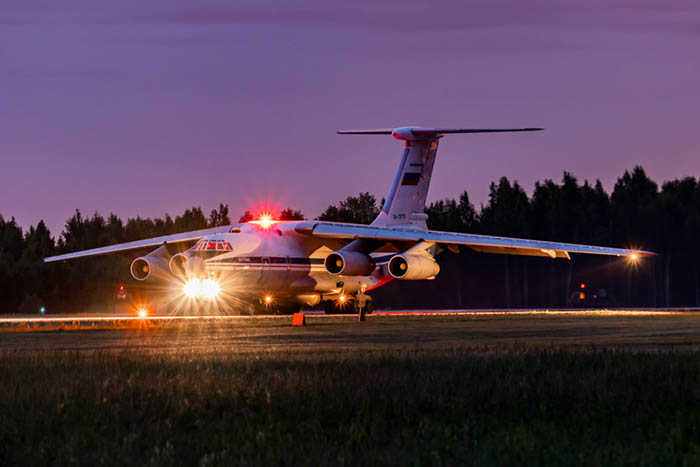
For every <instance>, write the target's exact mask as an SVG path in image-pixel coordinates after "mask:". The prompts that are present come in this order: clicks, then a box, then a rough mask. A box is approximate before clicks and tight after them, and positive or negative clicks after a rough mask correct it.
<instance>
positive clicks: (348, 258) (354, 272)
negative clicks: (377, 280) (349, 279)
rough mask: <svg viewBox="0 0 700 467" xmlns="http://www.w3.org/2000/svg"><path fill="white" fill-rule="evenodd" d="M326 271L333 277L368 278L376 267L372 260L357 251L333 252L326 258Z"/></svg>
mask: <svg viewBox="0 0 700 467" xmlns="http://www.w3.org/2000/svg"><path fill="white" fill-rule="evenodd" d="M324 266H325V267H326V271H328V272H329V273H330V274H333V275H340V274H342V275H344V276H368V275H370V274H372V271H374V268H375V267H376V265H375V263H374V260H373V259H372V258H371V257H370V256H369V255H367V254H364V253H360V252H359V251H342V250H341V251H335V252H333V253H331V254H330V255H328V256H326V260H325V261H324Z"/></svg>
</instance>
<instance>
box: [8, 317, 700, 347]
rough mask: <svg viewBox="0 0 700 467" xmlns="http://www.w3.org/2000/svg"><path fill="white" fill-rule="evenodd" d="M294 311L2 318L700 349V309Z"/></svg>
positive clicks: (231, 336) (383, 338) (114, 335)
mask: <svg viewBox="0 0 700 467" xmlns="http://www.w3.org/2000/svg"><path fill="white" fill-rule="evenodd" d="M306 322H307V325H306V326H304V327H292V326H291V317H290V316H256V317H241V316H152V317H148V318H145V319H144V318H138V317H134V316H61V317H19V318H17V317H12V318H10V317H4V318H0V329H2V330H3V331H4V332H2V334H1V335H0V352H13V351H29V350H31V351H38V352H41V351H55V350H65V351H125V350H126V351H129V350H133V351H144V352H167V353H171V352H236V353H241V352H260V351H265V352H345V351H353V350H364V351H372V350H382V351H386V350H391V349H396V350H400V351H405V350H407V349H408V350H410V349H416V350H421V351H423V350H427V351H430V350H431V349H434V350H438V349H439V350H445V349H455V351H457V350H469V349H470V350H472V351H488V352H493V351H499V352H502V351H518V350H522V349H524V348H531V347H549V348H562V347H565V348H568V349H580V350H586V349H590V348H595V347H624V348H628V349H645V350H648V349H664V348H671V347H673V348H679V347H682V348H700V312H698V311H697V310H684V311H680V310H515V311H513V310H488V311H484V310H449V311H433V312H427V311H421V312H409V311H391V312H377V313H375V314H373V315H371V316H368V317H367V321H365V322H358V321H357V317H356V316H354V315H330V316H328V315H323V314H307V315H306Z"/></svg>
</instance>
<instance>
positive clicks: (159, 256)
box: [44, 127, 653, 314]
mask: <svg viewBox="0 0 700 467" xmlns="http://www.w3.org/2000/svg"><path fill="white" fill-rule="evenodd" d="M536 130H540V128H514V129H468V128H421V127H402V128H396V129H393V130H391V129H386V130H360V131H339V132H338V134H355V135H392V136H393V137H394V138H396V139H399V140H402V141H403V142H404V151H403V156H402V157H401V161H400V163H399V167H398V170H397V172H396V175H395V177H394V181H393V183H392V184H391V188H390V189H389V193H388V195H387V197H386V201H385V203H384V206H383V207H382V210H381V212H380V213H379V215H378V216H377V218H376V219H375V220H374V221H373V222H372V223H371V224H369V225H359V224H347V223H339V222H324V221H318V220H305V221H277V220H274V219H272V217H271V216H261V217H260V218H259V219H257V220H254V221H251V222H246V223H239V224H234V225H230V226H226V227H216V228H210V229H204V230H197V231H194V232H187V233H181V234H175V235H166V236H163V237H156V238H150V239H147V240H138V241H134V242H129V243H122V244H118V245H112V246H106V247H103V248H94V249H91V250H85V251H79V252H76V253H68V254H63V255H58V256H52V257H50V258H46V259H45V260H44V261H46V262H51V261H62V260H68V259H74V258H81V257H85V256H96V255H105V254H111V253H117V254H121V255H124V256H126V257H128V258H130V259H133V260H132V262H131V275H132V276H133V277H134V279H136V280H138V281H143V282H146V283H152V284H165V285H166V287H168V288H169V289H170V294H174V296H173V297H172V300H173V301H175V302H177V303H180V304H182V303H188V302H192V301H196V303H198V304H199V303H201V302H207V301H210V302H211V303H216V304H218V305H220V306H222V307H223V308H225V309H227V310H229V311H231V312H243V313H251V314H259V313H292V312H295V311H297V310H298V309H299V307H300V305H302V304H304V305H307V306H313V305H317V304H319V303H321V302H322V303H323V306H324V309H325V311H326V312H327V313H333V312H337V311H340V310H342V309H344V308H345V309H348V308H347V307H350V306H351V304H352V302H353V301H354V300H355V299H356V298H357V297H358V296H359V295H360V294H364V291H369V290H372V289H374V288H377V287H379V286H381V285H383V284H386V283H387V282H389V281H390V280H393V279H398V280H405V281H412V280H425V279H434V278H435V276H437V274H438V273H439V272H440V267H439V266H438V263H437V262H436V261H435V256H436V255H437V254H438V253H439V252H441V251H443V250H444V249H448V250H450V251H452V252H458V251H459V249H460V247H462V248H471V249H472V250H475V251H477V252H483V253H501V254H509V255H527V256H542V257H549V258H553V259H554V258H566V259H569V254H570V253H583V254H598V255H614V256H627V257H628V258H630V259H631V260H636V259H637V258H638V257H640V256H643V255H650V254H653V253H650V252H646V251H636V250H629V249H621V248H607V247H600V246H589V245H576V244H570V243H556V242H546V241H539V240H526V239H517V238H506V237H493V236H486V235H474V234H465V233H452V232H438V231H432V230H428V229H427V226H426V219H427V215H426V214H425V212H424V211H425V201H426V196H427V194H428V188H429V186H430V177H431V174H432V171H433V164H434V163H435V155H436V153H437V148H438V142H439V140H440V139H441V138H442V137H443V136H444V135H447V134H453V133H496V132H511V131H536ZM363 301H364V295H363ZM350 309H351V308H350ZM368 311H371V310H368Z"/></svg>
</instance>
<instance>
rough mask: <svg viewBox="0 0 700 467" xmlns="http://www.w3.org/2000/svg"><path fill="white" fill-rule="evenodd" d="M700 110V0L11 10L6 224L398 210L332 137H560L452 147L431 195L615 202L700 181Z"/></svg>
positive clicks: (0, 24)
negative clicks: (224, 211)
mask: <svg viewBox="0 0 700 467" xmlns="http://www.w3.org/2000/svg"><path fill="white" fill-rule="evenodd" d="M699 109H700V3H698V2H697V0H688V1H681V0H658V1H650V0H630V1H598V0H586V1H580V0H576V1H563V0H533V1H523V0H479V1H462V0H455V1H443V2H436V1H433V2H420V3H418V2H409V1H401V2H399V1H394V0H391V1H386V2H378V1H365V0H360V1H354V2H346V1H343V2H336V1H329V0H323V1H321V0H312V1H296V2H289V1H267V2H260V1H248V2H246V1H237V2H234V1H232V0H206V1H197V2H192V1H190V0H163V1H144V0H120V1H118V2H96V1H94V0H66V1H61V2H56V1H55V0H43V1H36V0H6V1H4V2H3V7H2V9H0V163H1V165H0V214H2V215H3V216H5V217H6V218H9V217H10V216H15V217H16V218H17V220H18V222H19V223H20V224H21V225H22V226H23V227H25V228H27V227H28V226H29V225H30V224H35V223H36V222H37V221H38V220H39V219H41V218H43V219H45V220H46V221H47V223H48V225H49V227H50V228H51V231H52V233H54V234H58V233H59V231H60V230H61V229H62V227H63V224H64V222H65V220H66V219H67V218H68V217H69V216H71V215H72V213H73V211H74V209H75V208H80V209H81V211H83V213H84V214H88V215H90V214H92V213H93V212H94V211H95V210H97V211H99V212H100V213H102V214H105V215H106V214H108V213H109V212H110V211H112V212H115V213H116V214H118V215H119V216H121V217H123V218H126V217H129V216H135V215H137V214H140V215H142V216H161V215H163V214H164V213H165V212H169V213H171V214H179V213H181V212H182V211H183V210H184V209H185V208H187V207H190V206H193V205H200V206H202V207H203V208H204V209H205V211H206V212H208V211H209V210H210V209H211V208H213V207H214V206H215V205H216V204H218V203H219V202H224V203H228V204H229V206H230V209H231V213H232V216H233V217H237V216H238V215H239V213H241V212H242V211H244V210H245V209H246V208H248V207H250V206H251V205H255V204H257V203H259V202H260V201H261V200H270V201H273V202H275V203H277V204H279V205H281V206H287V205H288V206H292V207H294V208H297V209H301V210H302V211H303V212H304V213H305V214H306V216H307V217H315V216H317V215H318V214H320V213H321V211H322V210H323V209H324V208H325V207H326V206H327V205H328V204H331V203H336V202H337V201H339V200H341V199H344V198H345V197H346V196H348V195H351V194H357V193H358V192H359V191H370V192H372V193H374V194H375V195H376V196H377V197H378V198H381V197H382V196H384V195H385V194H386V191H387V189H388V187H389V184H390V182H391V179H392V177H393V174H394V170H395V168H396V164H397V163H398V161H399V158H400V155H401V145H400V143H399V142H398V141H395V140H393V139H392V138H390V137H382V136H337V135H335V133H334V132H335V130H336V129H353V128H372V127H382V128H384V127H393V126H401V125H407V124H416V125H423V126H472V127H499V126H542V127H545V128H546V131H545V132H541V133H533V134H513V135H489V134H485V135H455V136H450V137H447V138H445V139H443V141H442V143H441V147H440V152H439V155H438V161H437V163H436V166H435V172H434V174H433V175H434V176H433V183H432V187H431V189H430V194H429V199H430V200H434V199H438V198H444V197H455V196H457V195H458V194H459V193H460V192H461V190H463V189H465V188H466V189H467V190H468V191H469V194H470V195H471V197H472V200H473V201H474V202H475V204H477V205H478V204H479V203H482V202H485V201H486V199H487V196H488V185H489V183H490V182H491V181H493V180H496V179H497V178H498V177H500V176H502V175H506V176H508V177H509V178H511V179H515V180H518V181H519V182H520V183H521V184H522V185H523V186H524V187H525V188H526V189H527V190H528V192H531V191H532V188H533V185H534V182H535V181H536V180H542V179H544V178H554V179H555V180H559V179H560V178H561V174H562V171H563V170H569V171H572V172H573V173H574V174H575V175H577V176H578V177H579V179H581V180H582V179H586V178H587V179H591V180H594V179H596V178H600V179H601V180H602V182H603V183H604V185H605V187H606V188H607V189H608V190H609V189H611V188H612V185H613V184H614V182H615V179H616V177H618V176H619V175H621V174H622V172H623V171H624V170H625V169H630V168H631V167H632V166H633V165H635V164H642V165H643V166H644V167H645V168H646V169H647V171H648V173H649V174H650V175H651V176H652V177H653V178H654V179H655V180H657V181H659V182H660V181H663V180H667V179H671V178H675V177H681V176H685V175H695V176H697V175H700V160H698V155H700V110H699ZM234 220H235V219H234Z"/></svg>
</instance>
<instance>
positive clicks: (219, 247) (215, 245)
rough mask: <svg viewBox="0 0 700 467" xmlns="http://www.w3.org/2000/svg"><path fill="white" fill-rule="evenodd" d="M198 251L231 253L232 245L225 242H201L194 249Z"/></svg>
mask: <svg viewBox="0 0 700 467" xmlns="http://www.w3.org/2000/svg"><path fill="white" fill-rule="evenodd" d="M194 249H195V250H196V251H231V250H232V249H233V248H231V245H230V244H229V243H228V242H225V241H223V240H200V241H199V243H197V246H195V248H194Z"/></svg>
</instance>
